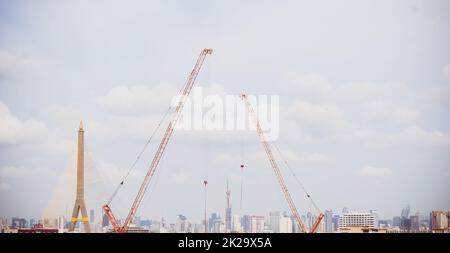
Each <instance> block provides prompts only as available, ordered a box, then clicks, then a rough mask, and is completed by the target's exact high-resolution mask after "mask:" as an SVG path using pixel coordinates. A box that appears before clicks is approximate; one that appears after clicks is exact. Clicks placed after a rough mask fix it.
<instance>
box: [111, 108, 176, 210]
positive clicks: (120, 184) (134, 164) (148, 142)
mask: <svg viewBox="0 0 450 253" xmlns="http://www.w3.org/2000/svg"><path fill="white" fill-rule="evenodd" d="M171 109H172V106H169V108H167V111H166V113H165V114H164V115H163V117H162V118H161V120H160V121H159V123H158V125H157V126H156V128H155V129H154V130H153V133H152V135H151V136H150V138H149V139H148V140H147V142H146V143H145V145H144V147H143V148H142V150H141V152H139V154H138V156H137V157H136V159H135V160H134V162H133V164H132V165H131V167H130V168H129V169H128V171H127V174H125V177H124V178H123V179H122V181H121V182H120V183H119V185H118V186H117V188H116V190H115V191H114V193H113V194H112V196H111V197H110V198H109V200H108V202H107V205H109V204H111V202H112V201H113V199H114V197H115V196H116V195H117V193H118V192H119V190H120V188H122V186H123V183H124V182H125V180H126V179H127V178H128V176H129V175H130V173H131V171H132V170H133V169H134V168H135V167H136V164H137V163H138V161H139V159H141V156H142V154H143V153H144V152H145V150H146V149H147V147H148V145H149V144H150V142H151V140H152V139H153V137H154V136H155V134H156V132H157V131H158V129H159V128H160V127H161V124H162V123H163V122H164V120H165V118H166V117H167V115H168V114H169V112H170V110H171Z"/></svg>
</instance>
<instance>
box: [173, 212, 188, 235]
mask: <svg viewBox="0 0 450 253" xmlns="http://www.w3.org/2000/svg"><path fill="white" fill-rule="evenodd" d="M175 232H176V233H187V232H189V231H188V222H187V218H186V217H185V216H184V215H181V214H179V215H178V216H177V222H176V223H175Z"/></svg>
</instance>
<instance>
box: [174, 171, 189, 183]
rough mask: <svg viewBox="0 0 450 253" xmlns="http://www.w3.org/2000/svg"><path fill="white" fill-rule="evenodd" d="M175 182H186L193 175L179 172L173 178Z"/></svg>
mask: <svg viewBox="0 0 450 253" xmlns="http://www.w3.org/2000/svg"><path fill="white" fill-rule="evenodd" d="M172 180H173V182H175V183H186V182H189V181H190V180H191V177H190V176H189V175H187V174H185V173H181V172H180V173H177V174H175V175H174V176H173V178H172Z"/></svg>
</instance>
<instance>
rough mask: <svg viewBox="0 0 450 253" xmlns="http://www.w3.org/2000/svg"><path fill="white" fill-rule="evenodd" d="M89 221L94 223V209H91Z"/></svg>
mask: <svg viewBox="0 0 450 253" xmlns="http://www.w3.org/2000/svg"><path fill="white" fill-rule="evenodd" d="M89 222H90V223H94V209H91V210H89Z"/></svg>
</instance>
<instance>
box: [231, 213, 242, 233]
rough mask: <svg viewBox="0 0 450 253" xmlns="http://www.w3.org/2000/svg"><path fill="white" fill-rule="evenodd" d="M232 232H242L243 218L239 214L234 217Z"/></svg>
mask: <svg viewBox="0 0 450 253" xmlns="http://www.w3.org/2000/svg"><path fill="white" fill-rule="evenodd" d="M231 231H232V232H238V233H240V232H242V225H241V218H240V217H239V215H238V214H235V215H233V219H232V221H231Z"/></svg>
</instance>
